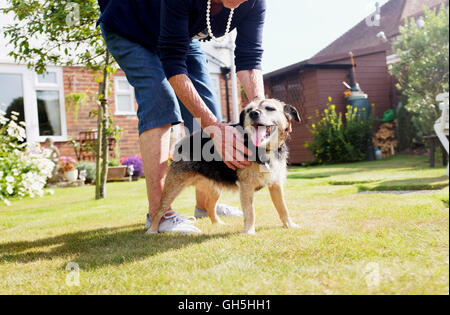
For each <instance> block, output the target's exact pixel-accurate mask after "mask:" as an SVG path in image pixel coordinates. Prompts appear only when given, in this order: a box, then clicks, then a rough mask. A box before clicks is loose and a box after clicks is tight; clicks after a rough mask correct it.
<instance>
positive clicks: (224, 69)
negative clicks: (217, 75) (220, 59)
mask: <svg viewBox="0 0 450 315" xmlns="http://www.w3.org/2000/svg"><path fill="white" fill-rule="evenodd" d="M220 71H221V72H222V76H223V79H224V80H225V97H226V100H227V122H231V108H230V89H229V87H228V74H229V73H230V71H231V69H230V68H228V67H221V68H220Z"/></svg>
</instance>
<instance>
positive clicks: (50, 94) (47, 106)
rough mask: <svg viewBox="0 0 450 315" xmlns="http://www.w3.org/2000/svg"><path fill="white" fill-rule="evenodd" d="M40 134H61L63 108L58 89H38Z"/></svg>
mask: <svg viewBox="0 0 450 315" xmlns="http://www.w3.org/2000/svg"><path fill="white" fill-rule="evenodd" d="M36 95H37V103H38V118H39V135H40V136H61V135H62V132H61V109H60V103H59V92H58V91H36Z"/></svg>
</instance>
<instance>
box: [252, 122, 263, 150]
mask: <svg viewBox="0 0 450 315" xmlns="http://www.w3.org/2000/svg"><path fill="white" fill-rule="evenodd" d="M265 137H266V128H265V127H263V126H259V127H253V134H252V141H253V143H254V144H255V145H256V146H257V147H259V146H260V145H261V144H262V143H263V140H264V138H265Z"/></svg>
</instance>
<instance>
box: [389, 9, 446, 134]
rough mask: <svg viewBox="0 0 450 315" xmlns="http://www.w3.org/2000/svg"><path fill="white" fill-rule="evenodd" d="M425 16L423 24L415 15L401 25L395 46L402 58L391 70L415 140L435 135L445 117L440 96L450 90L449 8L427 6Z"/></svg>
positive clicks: (395, 50) (394, 49) (394, 48)
mask: <svg viewBox="0 0 450 315" xmlns="http://www.w3.org/2000/svg"><path fill="white" fill-rule="evenodd" d="M422 19H423V26H420V24H419V25H418V24H417V23H416V19H415V18H411V19H409V20H407V21H406V22H405V25H404V26H402V27H400V36H398V37H397V38H396V40H395V41H394V43H393V49H392V50H393V51H394V52H395V53H396V54H397V56H398V57H399V58H400V61H399V62H397V63H395V64H394V65H393V66H392V67H391V69H390V71H391V73H392V75H393V76H394V77H395V78H396V79H397V81H398V84H397V88H398V89H399V90H401V91H402V96H403V98H404V99H405V100H406V103H405V106H406V110H407V111H408V112H409V113H410V114H411V115H410V117H408V118H409V119H410V122H409V123H410V124H412V125H413V127H414V130H415V132H416V135H415V138H414V139H413V141H411V143H420V142H421V140H422V139H423V137H424V136H429V135H433V134H434V129H433V125H434V123H435V121H436V120H437V119H438V118H439V117H440V116H441V111H440V109H439V106H436V96H437V95H439V94H440V93H443V92H448V89H449V9H448V8H446V7H445V5H442V7H441V8H440V9H438V10H437V9H433V10H430V9H427V10H425V17H423V18H422Z"/></svg>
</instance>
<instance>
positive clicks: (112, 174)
mask: <svg viewBox="0 0 450 315" xmlns="http://www.w3.org/2000/svg"><path fill="white" fill-rule="evenodd" d="M126 177H127V166H124V165H121V164H120V162H119V161H116V160H111V161H109V164H108V177H107V179H108V181H111V180H121V179H124V178H126Z"/></svg>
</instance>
